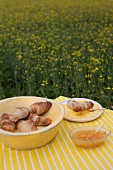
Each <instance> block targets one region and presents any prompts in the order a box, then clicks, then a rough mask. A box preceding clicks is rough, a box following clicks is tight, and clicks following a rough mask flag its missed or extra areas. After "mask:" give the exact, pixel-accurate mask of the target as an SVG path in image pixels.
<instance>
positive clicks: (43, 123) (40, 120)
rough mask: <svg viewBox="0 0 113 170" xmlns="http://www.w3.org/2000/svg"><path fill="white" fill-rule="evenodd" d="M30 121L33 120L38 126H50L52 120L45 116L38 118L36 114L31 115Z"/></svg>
mask: <svg viewBox="0 0 113 170" xmlns="http://www.w3.org/2000/svg"><path fill="white" fill-rule="evenodd" d="M27 119H28V120H32V121H33V123H34V125H36V126H47V125H50V124H51V122H52V120H51V119H50V118H47V117H44V116H38V115H36V114H32V113H31V114H29V116H28V118H27Z"/></svg>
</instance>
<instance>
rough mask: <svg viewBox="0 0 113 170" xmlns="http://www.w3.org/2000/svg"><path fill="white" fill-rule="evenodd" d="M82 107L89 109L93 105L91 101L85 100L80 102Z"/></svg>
mask: <svg viewBox="0 0 113 170" xmlns="http://www.w3.org/2000/svg"><path fill="white" fill-rule="evenodd" d="M82 104H83V106H84V108H85V109H86V110H87V109H91V108H92V107H93V105H94V104H93V103H92V102H91V101H85V102H83V103H82Z"/></svg>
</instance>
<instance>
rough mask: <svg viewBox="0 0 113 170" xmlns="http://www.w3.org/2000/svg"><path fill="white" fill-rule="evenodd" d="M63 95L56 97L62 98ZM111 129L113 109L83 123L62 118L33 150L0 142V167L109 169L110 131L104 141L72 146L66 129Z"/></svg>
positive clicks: (3, 169) (112, 145)
mask: <svg viewBox="0 0 113 170" xmlns="http://www.w3.org/2000/svg"><path fill="white" fill-rule="evenodd" d="M65 99H67V98H66V97H64V96H60V97H58V98H57V99H56V100H57V101H58V102H61V101H63V100H65ZM102 122H104V123H105V124H104V127H106V128H108V129H110V130H111V132H113V111H111V110H106V111H104V112H103V114H102V115H101V116H100V117H99V118H98V119H96V120H94V121H91V122H86V123H77V122H70V121H67V120H62V123H61V126H60V128H59V130H58V133H57V135H56V136H55V138H54V139H53V140H52V141H51V142H50V143H48V144H47V145H45V146H43V147H41V148H37V149H33V150H14V149H10V148H8V147H7V146H5V145H4V144H3V143H2V142H0V170H54V169H58V170H63V169H66V170H78V169H81V170H82V169H83V170H88V169H91V170H95V169H96V170H97V169H98V170H102V169H106V170H110V169H111V170H112V169H113V135H112V133H111V135H110V137H109V138H108V140H106V142H105V143H104V144H103V145H101V146H99V147H97V148H93V149H83V148H81V147H78V146H75V145H74V144H73V143H72V141H71V140H70V137H69V131H70V130H71V129H72V128H74V127H80V126H93V125H94V126H99V125H100V124H101V123H102Z"/></svg>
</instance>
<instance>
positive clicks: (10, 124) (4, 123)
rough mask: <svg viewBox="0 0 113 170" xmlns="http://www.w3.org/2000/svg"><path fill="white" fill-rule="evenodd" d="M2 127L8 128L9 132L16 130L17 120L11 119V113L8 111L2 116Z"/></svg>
mask: <svg viewBox="0 0 113 170" xmlns="http://www.w3.org/2000/svg"><path fill="white" fill-rule="evenodd" d="M0 124H1V129H3V130H6V131H8V132H14V130H15V122H13V121H11V120H10V119H9V114H8V113H4V114H3V115H2V116H1V122H0Z"/></svg>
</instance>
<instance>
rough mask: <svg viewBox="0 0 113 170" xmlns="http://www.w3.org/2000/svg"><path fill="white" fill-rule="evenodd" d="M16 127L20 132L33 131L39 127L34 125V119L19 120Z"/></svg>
mask: <svg viewBox="0 0 113 170" xmlns="http://www.w3.org/2000/svg"><path fill="white" fill-rule="evenodd" d="M16 127H17V129H18V131H19V132H32V131H35V130H37V127H36V126H34V124H33V121H32V120H19V121H18V122H17V123H16Z"/></svg>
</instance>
